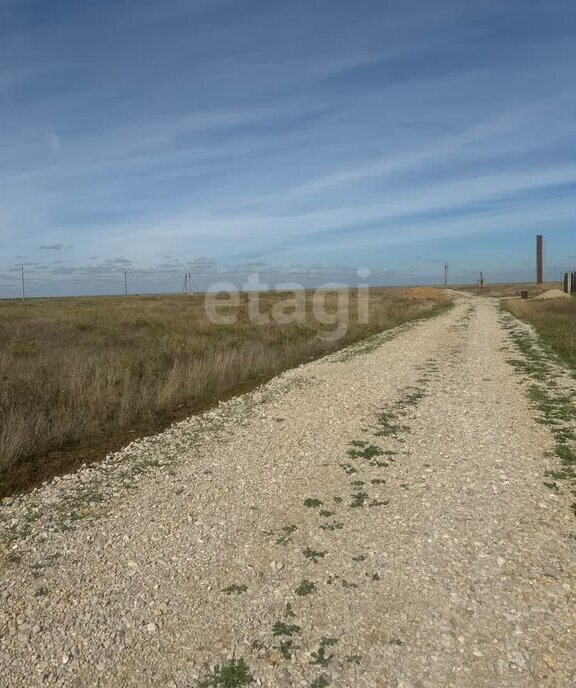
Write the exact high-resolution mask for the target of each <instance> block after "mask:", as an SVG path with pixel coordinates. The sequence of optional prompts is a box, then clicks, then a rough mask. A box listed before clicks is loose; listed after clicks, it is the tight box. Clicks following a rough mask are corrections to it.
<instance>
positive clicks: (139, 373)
mask: <svg viewBox="0 0 576 688" xmlns="http://www.w3.org/2000/svg"><path fill="white" fill-rule="evenodd" d="M328 298H329V300H330V298H331V299H332V305H334V306H335V299H336V296H335V295H332V297H328ZM278 300H279V296H278V295H275V294H271V293H270V294H265V295H263V296H262V302H263V304H262V307H261V309H262V311H263V312H270V309H271V308H272V306H273V304H274V303H275V302H277V301H278ZM445 306H446V304H445V302H444V301H438V300H434V299H428V300H414V299H410V298H401V296H400V295H399V291H398V290H394V289H378V290H372V292H371V296H370V324H369V325H360V324H358V323H357V317H356V295H355V294H352V295H351V309H350V326H349V329H348V333H347V335H346V337H345V338H344V339H342V340H340V341H338V342H335V343H334V342H326V341H322V340H321V339H319V338H318V337H317V336H316V335H317V334H318V332H319V331H320V330H322V329H325V328H323V327H322V326H321V325H320V324H319V323H317V322H316V321H315V320H314V319H313V318H312V317H311V316H310V308H311V304H310V298H308V302H307V309H308V317H307V318H306V323H305V324H300V325H296V324H288V325H278V324H274V323H270V324H267V325H254V324H251V323H250V322H249V321H248V314H247V303H246V295H242V302H241V304H240V306H239V307H238V308H237V309H236V310H237V313H238V316H239V321H238V323H237V324H235V325H226V326H218V325H214V324H212V323H211V322H210V321H209V320H208V318H207V316H206V313H205V311H204V307H203V297H202V296H184V295H182V296H143V297H99V298H74V299H42V300H31V301H28V302H26V303H23V304H22V303H19V302H15V301H0V494H8V493H10V492H13V491H15V490H19V489H23V488H25V487H27V486H30V485H32V484H34V483H36V482H38V481H39V480H41V479H44V478H45V477H47V476H49V475H52V474H55V473H58V472H62V471H63V470H66V469H70V468H72V467H73V466H74V465H78V464H79V463H80V462H81V461H83V460H94V459H95V458H98V457H100V456H102V455H103V454H105V453H106V451H109V450H111V449H115V448H118V446H121V444H122V443H125V442H127V441H129V440H130V439H132V438H133V437H134V436H135V435H139V434H147V433H150V432H154V431H157V430H159V429H160V428H161V427H165V426H166V425H167V424H168V423H170V422H171V421H173V420H174V419H178V418H182V417H184V416H186V415H189V414H190V413H193V412H196V411H199V410H203V409H205V408H206V407H207V406H209V405H210V404H213V403H214V402H215V401H217V400H219V399H221V398H225V397H228V396H231V395H232V394H234V393H237V392H239V391H243V390H245V389H248V388H250V387H253V386H255V385H257V384H259V383H260V382H262V381H264V380H266V379H268V378H270V377H272V376H274V375H276V374H278V373H279V372H281V371H283V370H286V369H287V368H290V367H293V366H295V365H297V364H299V363H302V362H304V361H307V360H310V359H311V358H314V357H317V356H321V355H323V354H325V353H328V352H329V351H332V350H334V349H336V348H339V347H341V346H344V345H347V344H350V343H351V342H354V341H357V340H359V339H361V338H363V337H366V336H368V335H370V334H373V333H375V332H378V331H381V330H384V329H387V328H390V327H394V326H396V325H398V324H400V323H402V322H405V321H407V320H411V319H413V318H417V317H421V316H425V315H428V314H431V313H433V312H436V311H438V310H440V309H442V308H444V307H445ZM327 329H330V328H327Z"/></svg>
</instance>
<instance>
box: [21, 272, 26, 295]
mask: <svg viewBox="0 0 576 688" xmlns="http://www.w3.org/2000/svg"><path fill="white" fill-rule="evenodd" d="M25 298H26V293H25V291H24V265H22V301H24V299H25Z"/></svg>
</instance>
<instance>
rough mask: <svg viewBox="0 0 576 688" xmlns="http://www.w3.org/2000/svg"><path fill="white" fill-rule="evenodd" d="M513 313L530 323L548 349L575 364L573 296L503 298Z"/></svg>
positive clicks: (574, 304)
mask: <svg viewBox="0 0 576 688" xmlns="http://www.w3.org/2000/svg"><path fill="white" fill-rule="evenodd" d="M503 305H504V307H505V308H506V309H508V310H509V311H510V312H511V313H512V314H513V315H515V316H516V317H517V318H520V319H521V320H525V321H526V322H529V323H531V324H532V325H534V327H535V328H536V330H537V331H538V332H539V333H540V335H541V336H542V337H543V339H544V341H546V342H547V343H548V344H549V345H550V346H551V347H552V349H554V350H555V351H556V352H557V353H558V354H560V356H561V357H562V358H563V359H564V360H565V361H566V362H567V363H568V364H569V365H571V366H573V367H576V298H575V297H572V298H570V299H550V300H545V301H539V300H532V299H530V300H524V299H514V300H506V301H503Z"/></svg>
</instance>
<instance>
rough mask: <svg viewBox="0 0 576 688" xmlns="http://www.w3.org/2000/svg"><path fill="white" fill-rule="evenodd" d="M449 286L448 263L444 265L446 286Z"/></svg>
mask: <svg viewBox="0 0 576 688" xmlns="http://www.w3.org/2000/svg"><path fill="white" fill-rule="evenodd" d="M447 285H448V263H447V262H446V263H444V286H445V287H446V286H447Z"/></svg>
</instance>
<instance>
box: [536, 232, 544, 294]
mask: <svg viewBox="0 0 576 688" xmlns="http://www.w3.org/2000/svg"><path fill="white" fill-rule="evenodd" d="M536 282H537V283H538V285H541V284H542V282H544V237H543V236H542V234H537V235H536Z"/></svg>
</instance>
